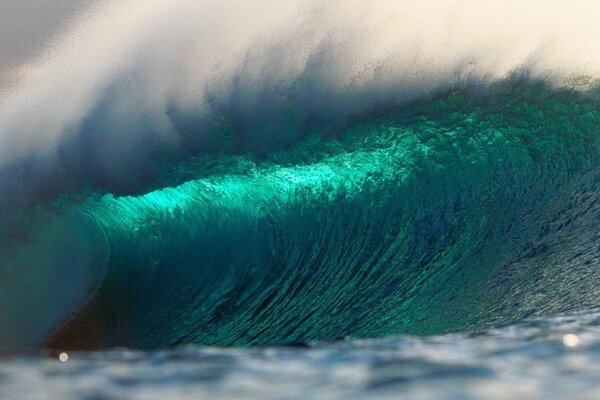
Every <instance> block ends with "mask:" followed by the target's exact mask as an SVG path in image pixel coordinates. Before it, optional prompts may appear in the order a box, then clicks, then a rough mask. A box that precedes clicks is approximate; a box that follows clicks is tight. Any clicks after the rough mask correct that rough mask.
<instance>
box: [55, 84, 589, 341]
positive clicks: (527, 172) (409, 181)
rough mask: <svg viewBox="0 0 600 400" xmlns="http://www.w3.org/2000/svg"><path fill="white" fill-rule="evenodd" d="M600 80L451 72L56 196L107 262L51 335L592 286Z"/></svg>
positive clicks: (356, 316)
mask: <svg viewBox="0 0 600 400" xmlns="http://www.w3.org/2000/svg"><path fill="white" fill-rule="evenodd" d="M594 96H595V94H594V93H593V92H590V93H584V94H582V93H578V92H575V91H571V90H551V89H549V88H547V87H545V86H544V85H542V84H534V83H523V82H516V83H515V82H505V83H502V84H498V85H495V86H492V87H491V88H489V89H486V91H484V92H480V93H472V92H469V91H466V90H465V91H460V90H457V91H455V92H451V93H448V94H446V95H444V96H440V97H438V98H435V99H432V100H429V101H424V102H420V103H415V104H413V105H412V106H408V107H404V108H401V109H398V110H396V111H385V112H382V113H381V114H380V115H375V116H368V117H364V118H361V119H357V120H356V121H354V122H353V123H351V124H350V125H348V127H347V128H345V129H344V130H343V131H342V132H341V133H340V134H339V135H338V136H336V137H329V138H324V137H323V136H322V135H319V132H318V131H314V132H312V133H309V134H308V135H307V136H306V138H305V139H304V140H303V141H302V142H300V143H299V144H298V145H295V146H294V147H293V148H291V149H287V150H281V151H278V152H274V153H273V154H271V155H269V156H267V157H262V158H257V157H256V156H250V155H248V156H243V155H227V154H216V155H207V156H200V157H198V158H196V159H193V160H189V161H186V162H184V163H179V164H176V165H170V166H169V165H167V166H165V167H163V173H162V178H161V179H160V180H158V181H157V183H155V185H154V188H153V190H149V191H148V192H147V193H145V194H140V195H135V196H116V195H112V194H104V195H100V196H98V195H96V196H91V199H89V200H85V199H84V200H83V201H80V202H78V203H77V204H72V203H69V202H66V204H62V205H59V206H57V207H58V208H62V209H63V210H64V211H60V212H58V214H60V213H62V212H68V213H73V212H75V213H79V214H83V215H85V216H87V217H88V218H91V219H92V220H93V221H94V223H95V224H97V225H98V226H100V227H101V228H97V229H98V230H99V231H101V233H96V235H97V236H103V235H105V236H106V238H107V241H108V249H105V250H103V251H104V253H102V257H107V258H108V261H106V263H104V264H103V265H104V267H105V268H106V269H107V272H106V274H105V276H104V278H103V281H102V284H101V287H100V288H99V290H97V291H96V294H94V295H93V296H91V298H89V299H88V301H87V302H82V303H81V304H80V306H79V307H77V306H74V307H73V309H72V314H74V315H75V316H76V317H77V318H75V319H71V320H70V321H71V322H70V323H67V324H63V326H62V329H61V331H60V332H59V333H58V334H55V335H53V336H48V337H46V338H45V341H46V342H47V343H51V344H52V346H58V347H66V348H98V347H107V346H108V347H112V346H127V347H132V348H142V349H153V348H165V347H171V346H176V345H185V344H190V343H193V344H201V345H218V346H246V345H273V344H285V343H295V342H303V341H307V340H334V339H337V338H340V337H355V338H365V337H384V336H388V335H395V334H417V335H431V334H443V333H448V332H462V331H470V330H473V329H483V328H486V327H489V326H492V325H494V324H498V323H505V322H511V321H518V320H520V319H522V318H524V317H529V316H536V315H551V314H554V313H558V312H564V311H576V310H580V309H583V308H586V307H592V306H595V305H596V299H597V294H598V289H597V285H596V284H595V282H597V281H596V279H598V278H597V273H596V272H595V267H594V265H595V259H596V258H597V256H598V252H597V250H596V246H595V244H594V243H595V239H594V238H595V236H596V234H597V229H596V227H595V225H596V224H597V221H598V211H597V209H596V202H597V199H598V197H597V196H598V191H597V188H596V182H597V173H598V169H597V165H598V155H597V154H598V143H599V139H600V135H599V131H598V123H599V122H600V119H599V114H598V111H599V108H598V104H597V103H596V101H595V99H594ZM65 235H68V232H65ZM104 247H105V245H104V244H103V243H102V245H99V246H98V248H100V249H104ZM106 253H108V254H106ZM584 277H585V279H584ZM94 286H95V284H94ZM88 297H89V296H88ZM81 332H85V334H83V335H82V334H81Z"/></svg>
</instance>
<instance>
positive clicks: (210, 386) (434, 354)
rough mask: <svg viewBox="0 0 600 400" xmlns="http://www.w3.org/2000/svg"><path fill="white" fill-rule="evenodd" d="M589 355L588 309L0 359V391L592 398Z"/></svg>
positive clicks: (92, 395) (592, 339)
mask: <svg viewBox="0 0 600 400" xmlns="http://www.w3.org/2000/svg"><path fill="white" fill-rule="evenodd" d="M599 352H600V313H599V312H598V311H597V310H588V311H585V312H579V313H573V314H564V315H557V316H554V317H547V318H539V319H531V320H527V321H522V322H520V323H516V324H511V325H508V326H503V327H499V328H494V329H489V330H485V331H480V332H473V333H469V334H466V333H462V334H448V335H443V336H431V337H427V338H422V337H421V338H418V337H409V336H397V337H388V338H384V339H359V340H348V339H347V340H340V341H336V342H314V343H305V344H303V345H300V344H297V345H295V346H289V347H258V348H217V347H201V346H184V347H180V348H177V349H172V350H161V351H151V352H148V351H146V352H144V351H135V350H128V349H113V350H107V351H98V352H70V353H68V358H66V361H64V362H61V361H60V359H59V357H60V354H59V353H56V352H43V353H31V354H19V355H12V356H3V357H2V359H1V361H2V362H1V363H0V379H1V380H0V383H1V385H0V398H6V399H32V398H35V399H44V400H45V399H66V398H68V399H98V400H99V399H123V398H128V399H144V400H146V399H165V398H168V399H174V400H177V399H198V398H207V399H211V398H222V399H399V398H400V399H404V398H406V399H414V398H419V399H439V398H444V399H515V398H527V399H565V398H568V399H595V398H597V397H598V390H599V389H598V374H599V373H600V363H599V362H598V354H599ZM62 354H63V355H62V357H63V360H65V356H64V354H65V353H62Z"/></svg>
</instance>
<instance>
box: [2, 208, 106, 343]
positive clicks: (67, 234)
mask: <svg viewBox="0 0 600 400" xmlns="http://www.w3.org/2000/svg"><path fill="white" fill-rule="evenodd" d="M109 253H110V249H109V244H108V241H107V239H106V236H105V235H104V231H103V229H102V228H101V227H100V225H99V224H98V223H96V222H95V221H94V220H93V219H92V218H90V217H88V216H86V215H84V214H82V213H79V212H69V213H63V214H61V215H48V216H46V217H45V218H44V219H43V220H40V221H38V222H37V223H36V224H35V225H34V226H33V227H32V228H31V229H28V234H27V237H25V238H20V239H19V240H15V241H14V242H13V243H12V244H11V245H10V246H9V247H8V248H5V249H2V251H1V252H0V350H5V351H6V350H16V349H25V348H35V347H39V346H41V345H43V343H44V342H45V341H46V340H48V338H49V337H50V336H51V335H52V334H54V332H55V331H56V330H57V329H59V328H60V327H61V326H62V325H63V324H65V323H66V322H67V321H68V320H69V319H70V318H72V317H73V316H74V315H75V314H76V313H77V311H78V310H80V309H81V307H83V306H84V305H85V304H86V303H87V302H88V301H89V300H90V299H91V298H93V296H94V295H95V293H96V292H97V290H98V288H99V287H100V285H101V283H102V281H103V279H104V276H105V274H106V269H107V261H108V257H109Z"/></svg>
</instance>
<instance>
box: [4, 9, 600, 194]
mask: <svg viewBox="0 0 600 400" xmlns="http://www.w3.org/2000/svg"><path fill="white" fill-rule="evenodd" d="M542 9H543V12H540V10H542ZM598 17H600V7H599V6H598V5H597V3H596V2H593V1H582V2H578V3H577V4H573V3H572V2H568V1H555V2H552V3H551V4H548V3H547V2H542V1H531V2H526V3H524V2H518V1H510V2H508V3H506V4H502V6H500V5H497V4H495V3H494V2H481V1H450V2H444V3H440V2H438V1H432V0H429V1H424V2H414V1H381V2H377V3H376V4H373V3H372V2H364V1H358V0H355V1H351V0H350V1H336V2H327V3H323V2H319V1H291V2H284V3H281V2H276V1H270V0H262V1H254V2H246V3H243V4H240V3H239V2H233V1H202V2H197V1H191V0H176V1H169V2H163V1H126V2H122V1H108V2H104V3H100V4H96V5H95V6H94V7H92V8H91V9H89V10H88V11H87V12H86V13H84V14H82V15H81V17H80V18H79V19H78V21H77V22H76V23H74V24H73V26H72V27H71V28H70V29H68V30H67V31H66V32H65V33H64V34H63V35H61V36H60V37H59V38H58V39H57V40H56V41H55V43H54V44H53V45H52V46H50V47H49V48H48V50H47V51H46V53H45V55H44V56H43V57H41V58H40V59H39V60H38V61H37V62H35V63H33V64H32V65H31V66H30V67H29V68H28V72H27V73H26V74H25V75H27V76H26V77H25V78H24V79H23V80H22V81H21V82H20V84H18V85H17V87H15V88H12V89H11V90H9V91H8V92H6V91H5V93H4V94H3V96H2V100H1V102H0V110H1V112H0V165H1V166H2V170H1V171H2V172H0V173H1V174H2V178H1V180H2V186H3V187H6V182H7V181H10V182H11V185H10V186H11V187H12V189H11V190H12V192H13V193H14V190H15V187H20V190H21V191H22V192H25V193H29V192H36V193H40V192H44V191H47V190H50V189H51V188H52V187H53V186H55V185H58V184H59V182H63V181H64V179H65V178H64V175H66V176H68V177H70V178H71V180H72V178H73V176H79V177H80V178H81V177H83V178H86V179H88V180H91V181H92V183H94V184H98V185H100V186H103V187H106V188H108V189H110V190H117V191H124V192H127V191H130V190H132V187H135V186H136V185H137V184H138V183H140V182H144V181H147V180H151V179H152V177H153V176H154V171H153V165H155V161H156V160H157V159H161V158H164V157H165V156H166V157H182V156H186V155H189V154H193V153H196V152H198V151H201V150H210V149H228V150H233V151H253V152H256V153H258V154H263V153H265V152H268V151H269V150H271V149H273V148H277V147H280V146H286V145H289V144H290V143H294V142H296V140H297V138H298V137H301V136H302V135H303V133H304V132H305V131H306V129H307V127H310V126H314V125H318V126H319V128H320V129H321V130H322V131H324V132H332V131H333V132H335V131H337V130H339V128H340V127H342V126H343V125H344V123H345V122H347V121H348V120H349V119H350V118H352V117H354V116H357V115H365V114H367V113H369V112H373V111H377V110H379V109H386V108H387V109H389V108H391V107H395V106H397V105H399V104H403V103H405V102H407V101H410V100H413V99H415V98H422V97H424V96H430V95H432V94H436V93H439V92H442V91H445V90H448V89H450V88H453V87H456V86H458V85H469V86H472V87H478V86H480V85H486V84H487V83H489V82H490V81H494V80H497V79H503V78H506V77H507V76H509V75H510V74H514V73H521V74H525V75H527V76H529V77H531V78H534V79H545V80H548V81H550V82H552V83H555V84H564V83H565V82H566V81H567V80H568V79H572V78H573V77H577V76H587V77H595V76H598V68H599V67H598V66H599V65H600V63H599V62H598V61H599V60H600V33H599V32H598V30H597V29H596V26H597V21H598ZM223 132H228V134H223ZM123 171H127V173H124V172H123ZM61 175H62V176H63V177H62V178H58V177H59V176H61ZM49 181H50V182H52V183H48V182H49ZM15 182H17V183H15ZM42 182H44V184H42ZM48 185H49V186H50V188H48V187H47V186H48ZM33 186H35V187H36V189H32V187H33Z"/></svg>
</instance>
